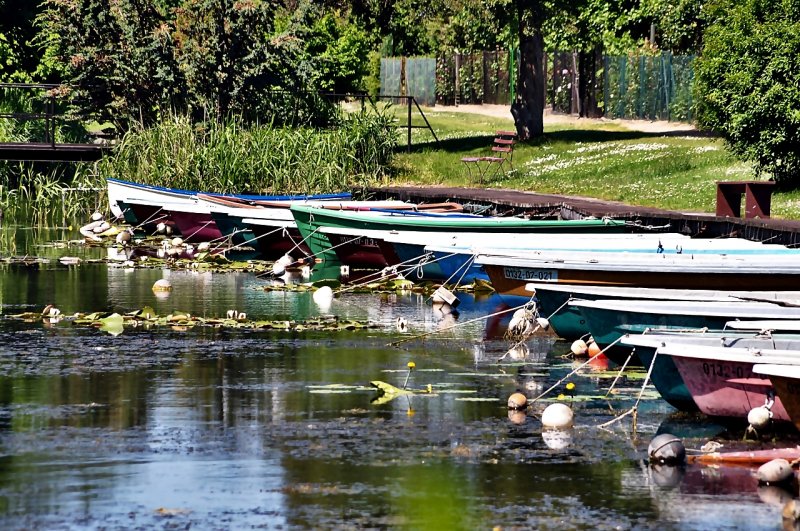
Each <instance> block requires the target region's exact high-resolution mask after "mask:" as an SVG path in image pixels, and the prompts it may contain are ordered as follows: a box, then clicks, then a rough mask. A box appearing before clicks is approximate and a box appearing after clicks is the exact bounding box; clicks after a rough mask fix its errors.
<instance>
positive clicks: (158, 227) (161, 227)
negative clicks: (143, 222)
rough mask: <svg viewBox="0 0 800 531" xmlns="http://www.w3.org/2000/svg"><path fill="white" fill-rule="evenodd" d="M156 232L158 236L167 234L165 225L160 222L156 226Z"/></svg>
mask: <svg viewBox="0 0 800 531" xmlns="http://www.w3.org/2000/svg"><path fill="white" fill-rule="evenodd" d="M156 232H157V233H159V234H164V233H165V232H167V224H166V223H164V222H163V221H162V222H161V223H159V224H158V225H156Z"/></svg>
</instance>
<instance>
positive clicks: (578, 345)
mask: <svg viewBox="0 0 800 531" xmlns="http://www.w3.org/2000/svg"><path fill="white" fill-rule="evenodd" d="M570 350H571V351H572V353H573V354H575V355H576V356H585V355H586V353H587V352H589V345H587V344H586V341H584V340H583V339H576V340H575V341H573V342H572V346H571V347H570Z"/></svg>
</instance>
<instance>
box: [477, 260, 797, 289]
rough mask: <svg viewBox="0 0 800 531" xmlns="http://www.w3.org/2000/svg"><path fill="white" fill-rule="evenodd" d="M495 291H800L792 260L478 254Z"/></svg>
mask: <svg viewBox="0 0 800 531" xmlns="http://www.w3.org/2000/svg"><path fill="white" fill-rule="evenodd" d="M475 263H476V264H478V265H481V266H483V267H484V268H485V269H486V272H487V273H488V274H489V278H490V279H491V282H492V285H493V286H494V287H495V289H496V290H497V291H499V292H500V293H503V294H507V295H516V296H521V297H525V296H528V295H529V294H528V293H527V292H526V290H525V285H526V284H527V283H528V282H548V283H560V284H591V285H605V286H620V287H624V286H627V287H641V288H673V289H719V290H746V289H753V288H757V289H758V290H792V289H795V290H796V289H800V261H798V260H797V258H796V257H795V256H794V255H783V254H780V255H773V254H768V255H758V256H718V255H710V256H695V255H685V254H679V255H675V254H673V255H663V254H644V253H581V252H577V251H575V252H560V253H558V252H550V253H548V252H540V253H533V252H530V253H525V254H524V255H520V256H497V255H485V254H479V255H478V256H477V258H476V259H475Z"/></svg>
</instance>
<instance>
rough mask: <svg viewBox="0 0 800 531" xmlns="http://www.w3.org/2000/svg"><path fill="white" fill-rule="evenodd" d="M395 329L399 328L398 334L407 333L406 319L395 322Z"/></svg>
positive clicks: (401, 318)
mask: <svg viewBox="0 0 800 531" xmlns="http://www.w3.org/2000/svg"><path fill="white" fill-rule="evenodd" d="M395 327H396V328H397V331H398V332H407V331H408V321H406V319H405V318H404V317H398V318H397V321H395Z"/></svg>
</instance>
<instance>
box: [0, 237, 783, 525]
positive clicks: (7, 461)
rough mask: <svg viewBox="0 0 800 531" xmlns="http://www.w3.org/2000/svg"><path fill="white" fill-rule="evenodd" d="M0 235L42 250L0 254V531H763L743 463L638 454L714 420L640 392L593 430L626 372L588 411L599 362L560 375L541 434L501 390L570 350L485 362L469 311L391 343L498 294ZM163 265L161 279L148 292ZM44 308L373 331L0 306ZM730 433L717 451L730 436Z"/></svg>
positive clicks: (769, 508) (764, 515) (709, 428)
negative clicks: (653, 462) (108, 318)
mask: <svg viewBox="0 0 800 531" xmlns="http://www.w3.org/2000/svg"><path fill="white" fill-rule="evenodd" d="M4 230H5V231H6V232H5V235H4V236H3V239H2V240H0V241H3V242H4V243H5V245H6V246H5V248H3V249H0V257H7V256H9V255H11V254H13V255H23V254H30V255H35V256H46V257H50V258H51V259H53V260H52V261H50V262H49V263H37V264H32V265H16V264H12V265H8V264H7V265H0V528H3V529H39V528H42V529H80V528H105V529H130V528H134V529H135V528H153V527H155V528H170V529H172V528H179V529H185V528H193V529H247V528H269V529H272V528H285V529H288V528H322V529H327V528H359V527H364V528H413V529H489V528H492V527H494V526H501V527H502V528H505V529H513V528H519V529H576V528H577V529H780V528H781V504H780V501H781V500H783V499H784V498H782V496H783V497H785V496H787V495H788V494H786V493H783V492H782V491H780V490H778V491H776V490H774V489H769V488H761V489H759V488H758V487H757V484H756V481H755V479H754V477H753V470H752V469H748V468H732V467H718V468H714V467H699V466H689V467H686V468H685V469H664V470H650V469H648V467H647V466H646V465H645V464H643V459H644V458H645V457H646V450H647V445H648V443H649V441H650V440H651V439H652V437H653V436H654V435H655V434H656V433H657V432H659V431H660V430H662V431H669V432H672V433H675V434H676V435H678V436H680V437H682V438H683V439H684V441H685V442H686V444H687V446H688V447H692V448H695V447H699V446H700V445H701V444H703V443H704V442H706V441H707V440H708V439H709V438H710V437H713V436H715V435H716V434H719V433H720V432H721V431H722V428H720V427H719V426H715V425H713V424H711V423H710V422H709V421H707V420H703V419H701V418H686V417H682V416H681V415H677V414H676V412H675V410H673V409H672V408H671V407H670V406H668V405H667V404H666V403H665V402H663V401H661V400H660V399H658V398H656V397H655V396H654V395H653V394H652V390H651V391H649V392H648V394H647V397H648V398H647V399H646V400H645V401H644V402H643V403H642V404H641V406H640V412H639V415H638V418H637V424H636V431H635V432H634V431H633V429H632V428H633V426H632V422H631V419H630V417H628V418H626V419H623V420H621V421H620V422H618V423H616V424H613V425H612V426H610V427H608V428H599V427H598V425H600V424H602V423H604V422H606V421H609V420H611V419H612V418H613V417H614V415H616V414H619V413H621V412H623V411H625V410H626V409H627V408H629V407H630V406H631V405H632V404H633V401H634V399H635V397H636V395H637V393H638V392H639V388H640V386H641V382H642V380H641V379H635V378H632V379H625V380H624V381H623V382H621V383H620V384H618V387H619V393H617V394H615V395H614V399H613V400H604V399H601V398H590V397H599V396H600V395H603V394H605V390H606V389H607V388H608V386H609V385H610V383H611V381H612V377H611V376H609V374H608V373H607V372H592V370H588V371H586V372H584V374H583V375H581V376H575V377H573V378H571V379H570V381H571V382H574V383H575V384H576V387H577V388H576V391H575V392H576V397H575V398H574V399H572V400H571V399H570V398H567V399H566V400H567V401H568V402H569V401H571V403H572V405H573V408H574V409H575V414H576V419H575V424H576V427H575V428H574V429H573V430H571V431H569V432H567V433H566V434H560V435H553V434H551V433H549V432H546V433H543V431H542V427H541V423H540V422H539V420H538V417H537V415H536V413H540V412H541V411H542V409H543V408H544V407H545V406H546V405H547V403H546V402H543V403H541V404H536V405H535V406H533V407H532V409H531V411H530V412H529V414H528V415H527V416H522V417H514V416H513V415H509V413H508V411H507V409H506V399H507V397H508V396H509V395H510V394H511V393H512V392H514V391H515V390H517V389H522V390H524V391H525V392H526V394H528V396H535V395H536V394H538V393H539V392H540V391H542V390H544V389H546V388H548V387H550V386H551V385H552V384H553V383H555V382H556V381H557V380H559V379H560V378H561V377H563V376H565V375H566V374H567V373H568V372H569V371H570V370H571V369H572V367H573V362H572V361H570V360H568V359H564V358H562V357H561V355H562V354H564V353H565V352H567V351H568V350H569V345H568V344H565V343H563V342H560V341H556V340H555V338H552V337H547V336H542V337H535V338H533V339H531V340H530V341H529V342H528V347H529V352H528V353H527V355H524V356H522V355H520V356H508V357H506V358H505V359H503V360H502V361H498V359H499V358H500V357H501V356H502V355H503V354H504V353H505V352H506V351H507V349H508V347H509V342H508V341H504V340H503V339H502V331H503V323H500V324H499V328H497V329H494V328H493V327H492V326H493V325H490V326H489V327H488V329H487V326H486V323H485V322H483V321H476V322H474V323H467V324H465V325H464V326H461V327H457V328H455V329H452V330H449V331H443V332H440V333H438V334H433V335H431V336H429V337H427V338H425V339H424V340H414V341H409V342H408V343H405V344H403V345H401V346H400V347H399V348H397V347H391V346H388V345H387V343H389V342H391V341H394V340H397V339H399V338H402V337H410V336H412V335H416V334H421V333H423V332H426V331H428V332H430V331H434V330H437V329H439V328H442V327H446V326H449V325H451V324H453V323H455V322H461V323H465V322H467V321H469V320H470V319H473V318H477V317H481V316H485V315H488V314H489V313H492V312H493V311H495V310H496V309H497V308H498V305H499V303H500V301H499V300H498V298H497V297H496V296H472V295H462V296H461V299H462V304H461V305H460V306H459V308H458V310H459V315H458V316H457V317H455V316H453V315H452V314H451V315H444V314H442V313H441V312H436V311H434V310H433V309H432V308H431V305H430V304H429V303H428V302H427V301H426V300H425V297H424V296H421V295H416V294H405V295H385V294H384V295H380V294H366V295H364V294H358V295H356V294H342V295H341V296H339V297H337V298H336V299H335V300H334V301H333V303H332V304H331V305H330V307H329V308H320V307H319V306H317V304H315V303H314V301H313V300H312V296H311V294H310V293H295V292H282V291H273V292H265V291H263V290H262V289H260V288H261V287H262V286H263V285H264V281H263V280H260V279H257V278H255V276H254V275H252V274H248V273H230V274H211V273H192V272H170V271H162V270H161V269H136V270H132V269H125V268H123V267H119V266H110V265H106V264H92V263H86V262H83V263H82V264H81V265H78V266H64V265H61V264H60V263H59V262H58V261H57V258H58V257H59V256H63V255H69V256H81V257H82V258H84V259H89V258H92V257H95V258H99V257H102V256H104V252H105V251H104V250H102V249H89V250H87V249H83V248H79V247H78V248H76V247H49V246H48V247H40V246H37V245H36V243H41V240H42V239H43V238H42V237H41V236H38V237H34V238H32V239H31V238H28V236H25V233H24V232H22V231H17V232H16V234H11V235H9V233H8V231H9V230H10V229H9V228H5V229H4ZM50 237H51V238H52V237H56V238H62V239H68V238H69V237H73V238H74V237H76V236H75V235H72V236H70V235H66V236H65V235H63V234H59V235H57V236H50ZM20 238H22V241H21V243H19V241H20ZM26 238H28V239H26ZM10 241H14V242H15V246H14V248H13V249H9V243H8V242H10ZM162 277H167V278H169V280H170V281H171V282H172V285H173V291H172V292H171V293H170V294H169V295H168V296H167V297H164V298H157V297H156V296H155V295H154V294H153V291H152V290H151V287H152V285H153V283H154V282H155V281H156V280H158V279H159V278H162ZM46 304H54V305H55V306H57V307H58V308H59V309H61V310H62V312H63V313H65V314H70V313H73V312H76V311H80V312H91V311H100V310H104V311H117V312H127V311H132V310H135V309H139V308H141V307H143V306H145V305H149V306H152V307H153V308H154V309H155V310H156V312H157V313H159V314H162V315H163V314H167V313H171V312H175V311H184V312H190V313H191V314H193V315H204V316H209V317H211V316H222V315H224V314H225V312H226V311H228V310H229V309H236V310H238V311H244V312H247V314H248V316H249V317H251V318H267V319H298V320H299V319H303V318H306V317H315V316H318V315H325V314H335V315H339V316H346V317H350V318H358V319H368V320H370V321H372V322H374V323H376V324H378V325H379V326H378V328H375V329H370V330H365V331H357V332H338V333H319V332H313V333H312V332H310V333H304V334H297V333H286V332H269V333H268V332H251V331H243V330H230V329H227V330H226V329H212V328H202V327H196V328H194V329H191V330H189V331H180V330H172V329H167V328H163V329H150V330H142V329H126V330H125V332H124V333H123V334H122V335H119V336H116V337H114V336H111V335H109V334H107V333H105V332H102V331H100V330H96V329H93V328H81V327H78V326H75V325H72V324H70V323H68V322H61V323H56V324H52V325H51V324H50V323H46V322H36V323H26V322H21V321H18V320H14V319H11V318H10V317H9V316H10V315H13V314H17V313H21V312H25V311H39V310H41V309H42V308H43V307H44V306H45V305H46ZM398 317H402V318H405V319H407V321H408V328H409V331H408V332H405V333H400V332H399V331H398V330H397V328H396V326H395V323H396V320H397V318H398ZM485 336H488V338H485ZM409 361H413V362H415V364H416V370H415V371H414V372H413V373H412V374H411V376H410V379H409V387H413V388H418V389H425V388H427V386H428V385H430V386H431V390H432V391H434V392H433V393H431V394H422V395H414V396H411V397H406V396H400V397H397V398H395V399H394V400H390V401H382V400H380V399H379V398H378V393H377V392H376V391H375V390H374V389H373V388H371V387H370V386H369V382H370V381H373V380H382V381H386V382H389V383H393V384H395V385H397V386H402V384H403V382H404V380H405V378H406V376H407V372H408V371H407V369H406V365H407V363H408V362H409ZM600 369H602V367H600ZM559 392H565V390H564V389H563V387H559V388H557V389H556V391H555V392H554V395H553V396H555V395H556V394H558V393H559ZM731 433H733V435H732V438H733V439H734V440H728V441H724V442H726V444H735V439H736V438H739V437H741V430H740V431H738V432H737V431H733V432H731Z"/></svg>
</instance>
